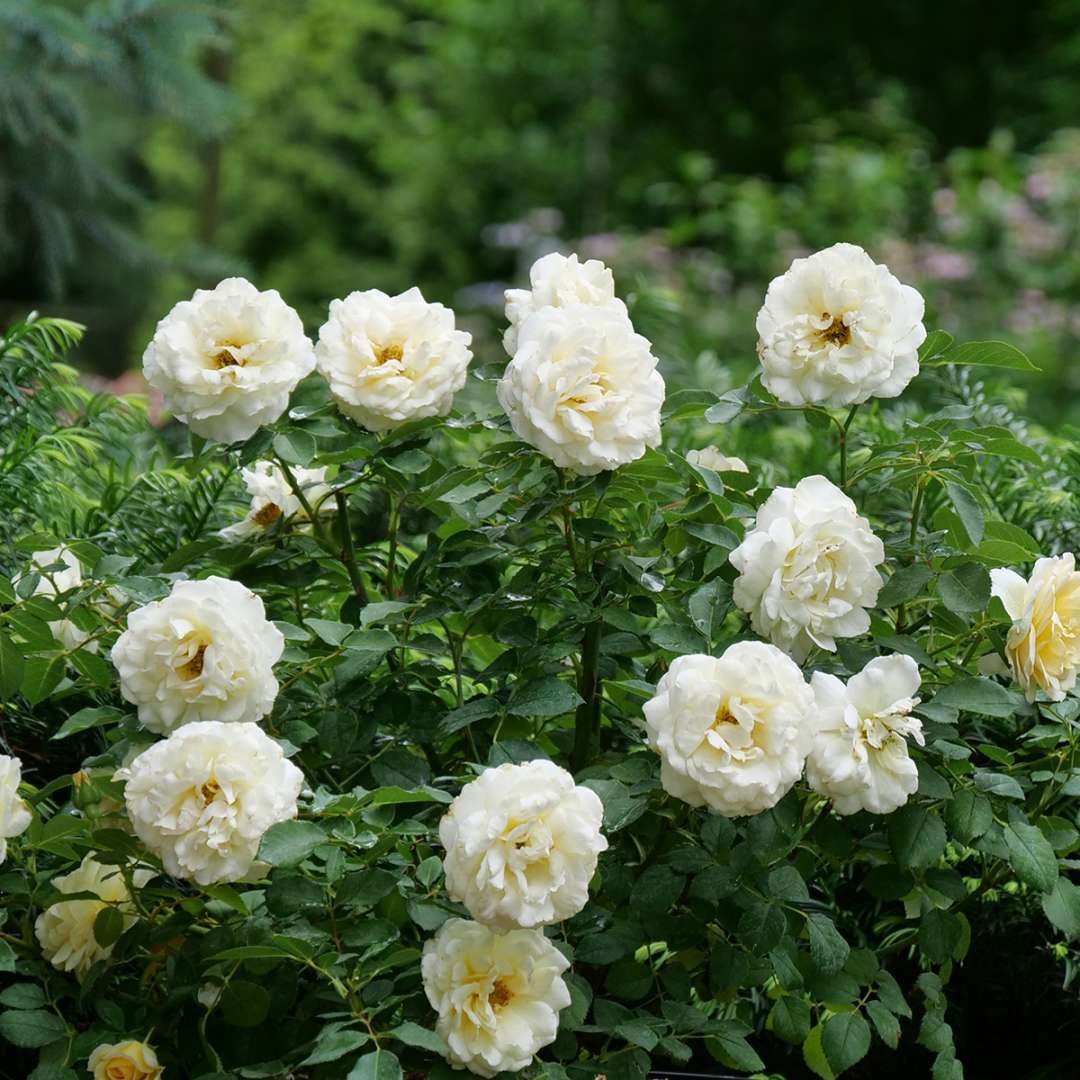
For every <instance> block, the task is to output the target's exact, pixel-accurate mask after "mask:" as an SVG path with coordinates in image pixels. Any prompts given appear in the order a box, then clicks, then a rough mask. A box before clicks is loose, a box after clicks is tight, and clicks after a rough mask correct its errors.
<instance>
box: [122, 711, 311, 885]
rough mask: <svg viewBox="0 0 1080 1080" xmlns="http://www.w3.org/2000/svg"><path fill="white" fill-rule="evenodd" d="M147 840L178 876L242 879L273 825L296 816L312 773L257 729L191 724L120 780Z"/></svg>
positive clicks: (133, 817) (201, 879)
mask: <svg viewBox="0 0 1080 1080" xmlns="http://www.w3.org/2000/svg"><path fill="white" fill-rule="evenodd" d="M117 775H118V777H119V778H120V779H125V780H127V786H126V788H125V790H124V801H125V803H126V805H127V811H128V817H129V818H130V819H131V824H132V825H133V826H134V828H135V832H136V833H137V834H138V836H139V839H140V840H142V842H143V843H144V844H145V845H146V846H147V847H148V848H149V849H150V850H151V851H152V852H154V853H155V854H156V855H158V856H159V857H160V859H161V861H162V862H163V863H164V865H165V869H166V870H167V871H168V872H169V873H170V874H172V876H173V877H180V878H189V879H192V880H194V881H197V882H198V883H199V884H200V885H212V884H214V883H215V882H223V881H239V880H240V879H241V878H243V877H244V876H245V875H246V874H247V873H248V871H249V870H250V869H251V866H252V863H253V862H254V861H255V855H256V852H257V851H258V850H259V841H260V840H261V839H262V836H263V833H265V832H266V830H267V829H269V828H270V826H271V825H274V824H276V823H277V822H279V821H286V820H288V819H289V818H293V817H296V800H297V796H298V795H299V794H300V789H301V788H302V787H303V785H304V774H303V773H302V772H301V771H300V770H299V769H298V768H297V767H296V766H295V765H293V764H292V762H290V761H288V760H286V758H285V755H284V754H283V753H282V751H281V747H280V746H278V744H277V743H276V742H274V740H273V739H271V738H270V736H269V735H267V734H266V733H265V732H263V731H262V729H261V728H259V727H258V726H257V725H256V724H222V723H218V722H216V721H213V720H207V721H203V722H201V723H195V724H187V725H186V726H185V727H182V728H181V729H180V730H179V731H175V732H173V734H172V735H170V736H169V737H168V738H167V739H165V740H164V741H162V742H158V743H155V744H154V745H153V746H151V747H150V748H149V749H148V750H144V751H143V752H142V753H141V754H140V755H139V756H138V757H137V758H135V760H134V761H132V762H131V764H130V765H129V766H127V768H125V769H121V770H120V772H119V773H118V774H117Z"/></svg>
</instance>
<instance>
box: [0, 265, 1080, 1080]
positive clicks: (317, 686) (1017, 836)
mask: <svg viewBox="0 0 1080 1080" xmlns="http://www.w3.org/2000/svg"><path fill="white" fill-rule="evenodd" d="M826 256H827V258H826ZM840 256H843V257H842V258H841V257H840ZM814 259H816V260H817V262H814V260H807V261H806V263H800V264H797V265H796V266H795V267H794V268H793V269H792V271H791V273H790V275H789V277H788V279H787V281H786V284H783V285H774V287H773V289H772V290H770V299H769V300H768V301H767V302H766V308H767V309H769V310H770V311H771V315H770V316H769V317H768V318H765V317H764V316H763V321H762V322H760V323H759V327H760V328H761V333H762V350H761V355H762V359H763V362H764V364H765V368H764V372H763V376H764V377H763V378H755V379H754V381H752V382H751V383H750V384H749V385H747V386H745V387H742V388H740V389H738V390H734V391H727V392H725V393H722V394H717V393H714V392H712V391H710V390H708V389H697V388H683V389H679V390H676V391H674V392H670V391H669V392H668V393H667V397H666V400H665V385H664V380H663V378H662V376H661V373H660V372H661V371H662V369H663V366H664V358H663V356H660V357H659V364H658V361H657V356H656V354H655V353H654V351H653V349H652V347H651V346H650V343H649V342H648V340H646V339H645V338H644V337H643V336H642V335H641V334H640V333H638V332H637V331H636V330H635V322H634V320H635V312H634V305H633V297H630V301H631V302H630V303H629V304H624V303H623V302H622V301H621V300H617V299H616V297H615V289H614V282H613V279H612V277H611V275H610V272H609V271H608V270H607V268H606V267H603V266H602V265H601V264H597V263H595V262H585V263H579V262H578V261H577V260H576V259H572V258H564V257H561V256H555V257H551V256H549V257H548V258H547V259H545V260H542V261H541V263H540V264H538V266H537V267H536V268H535V270H534V273H533V275H532V289H531V290H528V291H527V290H520V291H514V292H512V293H511V294H510V295H509V297H508V318H509V322H510V331H509V332H508V335H507V344H508V347H509V348H510V349H511V350H512V356H511V357H509V358H508V357H506V356H498V357H483V356H481V357H478V358H477V360H476V362H475V363H473V364H472V365H471V368H470V359H471V353H470V350H469V340H468V335H467V334H465V333H464V332H463V331H458V330H457V329H455V323H454V318H453V315H452V313H450V312H449V311H448V310H447V309H445V308H442V307H440V306H439V305H434V304H427V303H426V302H425V301H424V300H423V299H422V297H421V296H420V293H419V292H418V291H412V292H410V293H405V294H402V295H401V296H398V297H388V296H386V295H385V294H382V293H376V292H374V291H372V292H369V293H354V294H352V295H351V296H350V297H349V298H348V299H347V300H345V301H341V302H336V303H335V305H334V306H332V309H331V317H330V322H329V323H328V324H327V325H326V326H325V327H324V328H323V332H322V333H321V334H320V335H319V346H318V348H317V350H313V349H312V347H311V345H310V340H309V339H308V337H307V336H306V335H305V333H304V329H303V327H301V326H299V324H298V320H297V318H296V316H295V315H294V313H292V312H291V309H289V308H287V307H286V306H285V304H284V301H282V300H281V298H280V297H277V295H276V294H274V293H266V292H259V291H258V290H257V289H255V287H254V286H250V285H248V284H247V283H239V282H237V281H235V280H232V281H229V282H226V283H223V284H222V286H219V287H218V289H216V290H213V291H212V292H200V293H197V294H196V297H195V298H194V299H193V301H191V302H190V304H188V305H187V306H185V305H184V304H181V305H179V306H178V308H177V309H175V310H174V312H173V313H172V314H171V315H170V316H168V317H167V318H166V319H165V320H163V322H162V323H161V324H160V325H159V327H158V330H157V333H156V335H155V338H154V343H153V344H152V345H151V346H150V348H149V349H148V350H147V357H146V365H147V369H148V371H149V372H150V374H151V376H152V377H153V378H161V379H164V380H165V388H166V401H167V404H168V405H169V406H170V407H171V408H172V409H173V410H174V412H175V414H176V416H177V418H178V420H180V421H182V422H186V423H188V424H189V426H190V427H191V429H192V438H191V440H190V444H189V447H188V448H187V449H186V450H185V451H182V452H179V453H175V452H173V451H170V450H169V444H168V443H167V442H166V441H164V440H163V439H162V437H161V436H159V435H158V434H156V433H155V432H154V431H153V430H152V429H151V428H150V427H149V426H148V424H147V423H146V416H145V403H144V402H140V401H138V400H134V399H99V398H95V397H93V396H92V395H90V394H89V393H88V392H87V391H84V390H83V389H81V388H80V387H79V386H78V384H77V383H76V381H75V380H74V377H73V373H72V372H71V369H69V368H67V367H66V366H65V365H64V364H63V354H64V352H65V350H66V349H67V348H68V347H69V346H70V345H71V344H72V343H73V342H74V341H75V340H76V339H77V333H78V332H77V328H75V327H74V326H72V324H68V323H64V322H62V321H59V320H37V319H31V320H28V321H27V322H25V323H22V324H19V325H17V326H15V327H13V328H12V329H11V330H9V332H8V333H7V334H6V336H5V337H4V338H3V340H2V342H0V363H2V365H3V371H4V375H5V379H4V386H5V387H6V388H7V395H6V397H4V398H3V399H2V402H0V421H2V423H0V439H2V440H3V441H2V444H0V473H2V475H3V478H4V484H3V487H2V488H0V493H2V494H0V498H2V499H3V505H2V507H0V509H2V511H3V513H2V514H0V539H2V540H3V541H4V543H3V544H0V553H2V554H0V558H2V559H3V566H2V569H3V571H4V576H3V577H2V578H0V697H2V701H3V711H2V723H0V740H2V745H0V751H2V752H3V755H5V756H3V757H0V844H4V845H6V861H4V863H3V866H2V867H0V920H2V921H0V1038H2V1039H3V1040H5V1051H4V1055H5V1056H4V1062H5V1068H6V1067H7V1062H8V1061H9V1060H11V1061H12V1062H13V1063H14V1064H13V1065H12V1069H14V1073H13V1074H17V1075H20V1076H23V1075H24V1076H29V1077H31V1078H32V1080H73V1078H75V1077H78V1076H86V1075H88V1074H92V1075H94V1076H95V1077H99V1078H100V1077H107V1078H110V1080H115V1078H121V1080H129V1078H135V1080H137V1078H141V1077H155V1078H156V1077H159V1076H164V1077H166V1078H169V1080H174V1078H178V1077H192V1078H199V1080H226V1078H232V1077H242V1078H268V1077H292V1078H296V1080H334V1078H347V1080H399V1078H402V1077H408V1078H409V1080H415V1078H419V1077H433V1078H435V1080H446V1078H448V1077H451V1076H454V1075H461V1074H459V1073H456V1072H455V1070H457V1069H467V1070H470V1071H471V1072H473V1073H475V1074H477V1075H481V1076H494V1075H496V1074H499V1073H500V1071H501V1072H502V1073H503V1074H507V1075H509V1074H512V1073H521V1074H522V1075H525V1076H529V1077H536V1078H539V1077H544V1078H548V1080H587V1078H593V1077H598V1076H600V1075H603V1076H606V1077H608V1078H609V1080H643V1078H644V1077H645V1076H646V1075H647V1073H648V1072H649V1071H650V1069H657V1070H660V1071H661V1074H663V1072H664V1070H672V1069H674V1070H678V1069H679V1068H680V1067H684V1068H685V1070H686V1071H690V1072H695V1073H706V1074H707V1073H721V1072H723V1073H730V1072H731V1071H732V1070H734V1071H736V1072H740V1073H761V1072H765V1071H766V1070H767V1071H770V1072H771V1073H772V1074H773V1075H777V1076H790V1077H796V1076H805V1075H808V1073H809V1074H813V1075H816V1076H818V1077H821V1078H823V1080H830V1078H832V1077H835V1076H839V1075H840V1074H842V1073H844V1072H845V1071H846V1070H847V1069H849V1068H851V1067H852V1066H855V1065H856V1064H857V1063H859V1062H865V1068H868V1069H873V1070H875V1071H876V1074H877V1075H881V1076H891V1075H898V1076H899V1075H904V1076H908V1075H912V1074H913V1073H918V1074H924V1073H927V1072H931V1071H932V1075H933V1076H934V1077H935V1078H936V1080H957V1078H960V1077H962V1076H963V1066H962V1064H961V1058H962V1056H963V1053H964V1052H967V1051H969V1050H970V1049H971V1047H970V1045H969V1046H964V1045H959V1046H958V1044H957V1039H956V1038H954V1028H955V1025H956V1023H957V1021H956V1016H955V1011H950V1006H949V1002H950V999H952V998H955V997H956V996H957V995H960V996H961V998H962V997H963V995H964V994H965V993H966V992H967V989H966V983H965V971H966V968H965V963H966V962H970V958H971V957H972V956H973V955H977V954H978V950H979V949H980V947H981V946H980V942H982V941H983V939H984V937H985V935H986V934H988V933H990V932H992V928H993V927H994V925H996V923H997V921H998V920H1000V919H1001V918H1003V917H1006V916H1007V917H1008V918H1009V919H1011V920H1012V923H1011V925H1023V926H1024V927H1025V928H1028V931H1027V932H1028V933H1030V934H1032V935H1035V936H1037V938H1038V940H1039V941H1041V942H1042V944H1043V946H1044V950H1045V953H1046V955H1047V956H1048V957H1049V958H1050V961H1051V962H1052V961H1053V960H1056V961H1057V962H1059V963H1060V966H1061V969H1062V973H1063V975H1064V977H1065V978H1066V979H1068V977H1069V976H1070V973H1071V971H1072V970H1073V967H1074V965H1075V963H1076V960H1077V957H1078V953H1077V951H1076V945H1075V944H1074V943H1075V941H1076V939H1077V938H1078V937H1080V889H1078V887H1077V885H1076V884H1075V883H1074V881H1073V880H1071V877H1070V875H1071V873H1072V871H1073V870H1074V868H1075V865H1076V863H1075V860H1076V852H1077V851H1078V850H1080V831H1078V803H1077V796H1078V795H1080V760H1078V757H1077V748H1076V742H1077V724H1076V720H1077V715H1078V713H1080V700H1078V699H1077V697H1076V696H1075V694H1074V693H1073V688H1074V684H1075V677H1076V673H1077V668H1078V667H1080V661H1078V658H1077V657H1078V654H1077V644H1076V636H1075V635H1076V632H1077V629H1076V628H1077V625H1078V618H1080V616H1078V615H1077V607H1076V605H1077V584H1076V579H1077V575H1076V573H1075V570H1074V565H1073V557H1072V555H1071V554H1070V553H1069V552H1068V547H1069V545H1070V544H1071V542H1072V541H1071V539H1070V532H1069V530H1070V529H1071V528H1073V527H1074V526H1073V523H1074V522H1075V520H1076V519H1075V516H1074V514H1073V511H1074V509H1075V507H1074V505H1073V503H1072V502H1071V499H1070V496H1069V495H1068V486H1069V484H1070V483H1072V484H1075V479H1076V475H1077V473H1078V472H1080V469H1077V467H1076V460H1075V457H1070V450H1071V449H1072V448H1071V447H1070V446H1069V444H1067V443H1066V442H1065V441H1064V440H1056V439H1054V437H1052V436H1049V435H1044V434H1039V433H1036V432H1033V431H1032V430H1030V429H1029V428H1027V427H1025V425H1024V424H1023V422H1022V421H1020V420H1018V419H1017V418H1016V417H1014V416H1012V415H1011V414H1009V413H1007V412H1006V411H1004V410H1003V408H1002V407H1001V406H1000V405H996V404H994V401H993V398H992V396H991V395H989V394H987V393H986V392H984V390H983V388H982V385H981V384H980V383H979V382H978V381H977V379H976V378H975V376H977V375H983V376H986V377H995V376H996V375H997V376H1000V373H1001V372H1002V371H1006V372H1007V371H1008V370H1010V369H1012V370H1028V369H1030V364H1029V363H1028V361H1027V360H1026V359H1025V358H1024V356H1023V355H1022V354H1021V353H1019V352H1018V351H1016V350H1015V349H1013V348H1012V347H1010V346H1008V345H1005V344H1003V343H999V342H975V343H967V344H955V343H954V342H953V341H952V339H951V338H950V337H949V335H948V334H946V333H944V332H942V331H933V332H931V333H930V334H929V335H928V336H926V337H925V340H923V330H922V317H923V312H922V305H921V301H919V300H918V297H917V294H916V295H915V296H912V295H911V293H912V290H910V289H908V288H907V287H906V286H902V285H900V283H899V282H898V281H896V279H895V278H893V277H892V275H891V274H889V273H888V271H887V270H885V269H884V268H883V267H880V266H876V265H875V264H874V263H873V261H872V260H870V258H869V256H865V255H860V256H858V257H856V254H855V249H850V250H849V249H846V248H844V249H843V250H841V251H840V252H839V253H838V252H837V251H836V250H835V249H834V250H833V252H832V254H829V253H825V255H822V256H815V257H814ZM810 264H813V265H812V266H811V265H810ZM819 266H824V269H823V270H820V271H819V270H818V269H814V268H815V267H819ZM811 271H813V272H812V273H811ZM803 300H805V301H806V304H802V306H801V307H800V304H801V303H802V301H803ZM781 301H782V303H781ZM819 301H820V302H819ZM807 305H808V306H807ZM822 305H826V306H822ZM803 308H805V310H802V309H803ZM818 308H821V310H817V309H818ZM826 313H827V315H826ZM792 326H795V327H796V329H797V331H798V332H797V334H796V332H795V330H791V327H792ZM792 334H794V335H795V337H796V338H798V341H797V342H796V344H795V345H792V344H791V342H792V341H793V340H795V338H793V337H792V336H791V335H792ZM800 334H801V335H802V337H798V335H800ZM785 335H786V336H785ZM808 335H809V337H808ZM810 338H813V341H811V342H810V344H809V345H807V344H806V342H807V341H809V339H810ZM841 339H843V340H841ZM799 342H802V344H799ZM920 342H921V345H920ZM785 343H786V344H785ZM804 346H805V347H804ZM916 348H918V354H917V357H916V356H915V354H914V350H915V349H916ZM845 350H847V351H845ZM316 352H317V354H318V368H319V370H318V371H317V372H312V371H311V369H312V367H313V365H315V362H316V361H315V355H316ZM781 363H782V364H785V365H788V366H789V367H792V370H794V368H795V367H799V369H800V370H801V371H802V372H803V374H802V375H801V376H800V378H799V380H798V384H799V387H800V390H799V395H800V396H799V397H798V398H795V397H794V396H793V395H794V391H791V392H789V391H788V390H787V389H782V388H781V386H780V384H779V383H776V382H775V381H773V382H772V383H771V385H772V386H773V390H774V392H775V393H776V394H777V395H778V397H774V396H773V394H772V393H770V391H769V389H767V385H769V384H770V380H774V377H775V372H776V371H778V370H779V368H778V367H777V366H776V365H779V364H781ZM770 365H772V374H770ZM800 365H801V367H800ZM467 369H469V370H471V371H472V373H473V376H474V378H473V380H472V382H473V383H474V384H475V385H473V386H472V387H470V389H469V391H468V393H467V396H465V397H463V398H462V399H459V402H458V411H457V412H454V411H453V410H452V408H451V406H452V398H453V395H454V394H455V393H456V392H457V391H458V390H459V389H460V388H461V386H462V383H463V382H464V381H465V373H466V370H467ZM916 371H918V372H919V373H918V375H917V376H916ZM309 372H310V374H309ZM789 374H790V372H789ZM304 376H306V378H303V381H301V382H299V384H298V385H296V384H297V382H298V380H300V379H301V378H302V377H304ZM784 377H785V378H787V377H788V376H784ZM909 381H910V385H908V383H909ZM294 386H295V390H294V389H293V388H294ZM785 386H786V384H785ZM905 386H906V389H905ZM291 390H292V391H293V393H292V398H291V401H290V402H288V403H287V402H286V396H287V395H288V393H289V392H290V391H291ZM901 390H903V396H902V397H900V398H899V399H898V400H895V401H886V400H881V399H883V398H885V397H890V396H895V395H898V394H900V391H901ZM463 401H464V402H466V403H467V407H465V408H463V407H462V402H463ZM838 405H842V406H843V409H842V410H841V411H834V407H835V406H838ZM207 438H214V439H219V440H221V442H220V443H219V444H210V443H207V442H206V441H205V440H206V439H207ZM239 440H244V441H242V442H241V441H239ZM174 445H175V443H174ZM1048 462H1052V463H1053V464H1052V465H1048V464H1047V463H1048ZM1070 470H1071V471H1070ZM269 507H273V508H274V510H273V511H271V510H269V509H268V508H269ZM238 523H241V525H242V527H239V528H238V527H237V525H238ZM223 534H224V535H223ZM1037 560H1041V561H1037ZM58 628H62V629H61V630H59V631H58ZM1003 913H1005V914H1004V915H1003ZM955 1030H956V1031H960V1030H961V1029H960V1028H955ZM961 1042H962V1040H961ZM898 1047H900V1049H899V1050H898V1049H897V1048H898Z"/></svg>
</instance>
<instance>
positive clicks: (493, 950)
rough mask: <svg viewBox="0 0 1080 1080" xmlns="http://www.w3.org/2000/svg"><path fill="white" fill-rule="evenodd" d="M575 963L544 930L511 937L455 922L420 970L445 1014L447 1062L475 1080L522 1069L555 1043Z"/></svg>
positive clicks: (441, 1028) (428, 949)
mask: <svg viewBox="0 0 1080 1080" xmlns="http://www.w3.org/2000/svg"><path fill="white" fill-rule="evenodd" d="M569 966H570V964H569V961H568V960H567V959H566V957H565V956H563V954H562V953H561V952H559V950H558V949H557V948H555V946H554V945H552V943H551V942H550V941H548V939H547V938H546V937H544V935H543V932H542V931H540V930H511V931H509V932H508V933H505V934H499V933H496V932H495V931H493V930H489V929H488V928H487V927H486V926H482V925H481V924H480V923H476V922H469V921H467V920H465V919H450V920H449V921H447V922H445V923H443V925H442V926H441V927H440V928H439V931H438V933H436V935H435V937H434V938H433V939H432V940H430V941H428V942H427V943H426V944H425V945H424V956H423V959H422V961H421V972H422V974H423V979H424V991H425V992H426V993H427V997H428V1001H430V1002H431V1005H432V1007H433V1008H434V1009H435V1011H436V1012H437V1013H438V1014H439V1019H438V1022H437V1023H436V1025H435V1030H436V1031H437V1032H438V1033H439V1035H441V1036H442V1038H443V1039H444V1040H445V1041H446V1044H447V1046H448V1047H449V1048H450V1052H449V1053H448V1054H447V1060H448V1061H449V1062H450V1064H451V1065H454V1066H456V1067H459V1068H460V1067H462V1066H464V1067H465V1068H466V1069H469V1070H470V1071H471V1072H474V1073H476V1075H477V1076H494V1075H495V1074H496V1073H499V1072H502V1071H506V1072H518V1071H519V1070H521V1069H524V1068H525V1067H526V1066H527V1065H528V1064H529V1063H530V1062H531V1061H532V1059H533V1056H534V1055H535V1054H536V1052H537V1051H538V1050H540V1049H541V1048H542V1047H545V1046H547V1045H548V1044H549V1043H551V1042H554V1040H555V1036H556V1034H558V1030H559V1010H560V1009H565V1008H566V1006H567V1005H569V1004H570V991H569V990H568V989H567V987H566V983H565V982H564V981H563V979H562V978H561V976H562V973H563V972H564V971H565V970H566V969H567V968H568V967H569Z"/></svg>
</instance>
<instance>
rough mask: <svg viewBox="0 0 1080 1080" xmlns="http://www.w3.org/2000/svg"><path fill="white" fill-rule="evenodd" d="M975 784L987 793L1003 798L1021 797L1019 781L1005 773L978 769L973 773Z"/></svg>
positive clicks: (1022, 790) (1022, 791)
mask: <svg viewBox="0 0 1080 1080" xmlns="http://www.w3.org/2000/svg"><path fill="white" fill-rule="evenodd" d="M975 786H976V787H977V788H978V789H979V790H980V791H985V792H986V793H987V794H988V795H1000V796H1001V797H1002V798H1003V799H1023V797H1024V789H1023V788H1022V787H1021V786H1020V782H1019V781H1018V780H1017V779H1016V778H1015V777H1012V776H1006V775H1005V773H999V772H991V771H990V770H989V769H980V770H979V771H978V772H976V773H975Z"/></svg>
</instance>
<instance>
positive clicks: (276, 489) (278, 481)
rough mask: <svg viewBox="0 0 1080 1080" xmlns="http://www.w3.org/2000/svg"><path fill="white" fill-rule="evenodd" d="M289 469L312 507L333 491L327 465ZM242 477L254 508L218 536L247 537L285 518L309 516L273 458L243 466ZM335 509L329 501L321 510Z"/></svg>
mask: <svg viewBox="0 0 1080 1080" xmlns="http://www.w3.org/2000/svg"><path fill="white" fill-rule="evenodd" d="M290 471H291V472H292V474H293V478H294V479H295V480H296V483H297V485H298V486H299V488H300V490H301V491H302V492H303V493H304V498H305V499H307V501H308V504H309V505H310V506H311V507H312V508H314V507H315V504H316V503H317V502H318V501H319V500H320V499H321V498H322V497H323V496H324V495H325V494H326V493H327V492H328V491H329V490H330V489H329V486H328V485H327V484H326V469H324V468H323V469H298V468H293V469H291V470H290ZM241 476H242V477H243V480H244V486H245V487H246V488H247V490H248V494H249V495H250V496H251V509H250V510H248V512H247V513H246V514H245V515H244V517H243V519H242V520H241V521H238V522H237V523H236V524H235V525H229V526H228V527H226V528H224V529H222V530H221V531H220V533H219V534H218V535H219V536H221V537H223V538H224V539H226V540H244V539H246V538H247V537H249V536H257V535H258V534H259V533H261V532H264V531H265V530H266V529H268V528H269V527H270V526H271V525H273V523H274V522H275V521H279V520H281V519H283V518H284V519H286V520H288V519H289V518H291V517H294V516H295V517H297V518H298V520H304V519H305V518H306V517H307V515H306V513H305V511H304V508H303V506H302V504H301V502H300V500H299V498H297V496H296V495H295V494H293V490H292V488H291V487H289V482H288V480H286V479H285V474H284V473H283V472H282V471H281V469H280V468H279V467H278V465H277V464H275V463H274V462H273V461H256V462H255V463H254V464H253V465H252V466H251V468H249V469H244V470H243V471H242V473H241ZM333 509H334V504H333V502H332V501H330V500H327V501H326V502H324V503H323V504H322V506H321V507H320V509H319V512H320V513H328V512H330V511H331V510H333Z"/></svg>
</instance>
